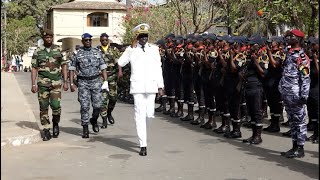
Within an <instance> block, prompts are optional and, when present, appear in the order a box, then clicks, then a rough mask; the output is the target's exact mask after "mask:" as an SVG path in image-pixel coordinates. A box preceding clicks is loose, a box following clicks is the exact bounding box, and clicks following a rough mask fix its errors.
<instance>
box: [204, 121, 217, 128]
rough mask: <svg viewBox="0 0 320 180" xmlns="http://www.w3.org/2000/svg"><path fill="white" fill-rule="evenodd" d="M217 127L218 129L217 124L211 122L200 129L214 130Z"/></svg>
mask: <svg viewBox="0 0 320 180" xmlns="http://www.w3.org/2000/svg"><path fill="white" fill-rule="evenodd" d="M216 127H217V124H216V122H209V121H208V122H206V123H205V124H203V125H201V126H200V128H204V129H212V128H216Z"/></svg>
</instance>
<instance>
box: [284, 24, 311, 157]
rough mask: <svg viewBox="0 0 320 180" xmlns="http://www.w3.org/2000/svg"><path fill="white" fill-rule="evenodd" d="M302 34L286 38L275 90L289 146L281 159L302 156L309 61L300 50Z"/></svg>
mask: <svg viewBox="0 0 320 180" xmlns="http://www.w3.org/2000/svg"><path fill="white" fill-rule="evenodd" d="M303 38H304V33H303V32H301V31H300V30H297V29H294V30H291V31H290V32H289V34H288V35H287V36H286V39H287V41H288V44H289V45H290V48H289V49H288V51H287V52H286V53H287V55H286V59H285V61H284V64H283V72H282V78H281V80H280V83H279V91H280V93H281V94H282V98H283V103H284V106H285V109H286V111H287V114H288V121H289V124H290V129H291V138H292V143H293V147H292V149H290V150H289V151H287V152H282V153H281V155H282V156H286V157H288V158H296V157H299V158H300V157H304V148H303V146H304V143H305V140H306V138H307V125H306V111H305V106H306V103H307V99H308V96H309V90H310V76H309V73H310V59H309V58H308V56H307V55H306V54H305V52H304V50H303V49H302V48H301V45H302V43H303Z"/></svg>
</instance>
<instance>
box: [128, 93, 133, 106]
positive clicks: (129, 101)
mask: <svg viewBox="0 0 320 180" xmlns="http://www.w3.org/2000/svg"><path fill="white" fill-rule="evenodd" d="M128 103H129V104H134V98H133V96H132V95H131V94H130V95H129V100H128Z"/></svg>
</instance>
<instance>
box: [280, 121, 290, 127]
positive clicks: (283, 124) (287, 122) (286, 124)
mask: <svg viewBox="0 0 320 180" xmlns="http://www.w3.org/2000/svg"><path fill="white" fill-rule="evenodd" d="M281 125H282V126H286V127H289V125H290V124H289V121H286V122H283V123H281Z"/></svg>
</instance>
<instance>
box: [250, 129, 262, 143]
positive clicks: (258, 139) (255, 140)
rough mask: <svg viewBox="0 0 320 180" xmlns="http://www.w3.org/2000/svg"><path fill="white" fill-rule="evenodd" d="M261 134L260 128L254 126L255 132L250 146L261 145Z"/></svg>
mask: <svg viewBox="0 0 320 180" xmlns="http://www.w3.org/2000/svg"><path fill="white" fill-rule="evenodd" d="M261 132H262V126H256V131H255V134H254V136H253V138H252V139H251V141H250V144H260V143H262V139H261Z"/></svg>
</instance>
